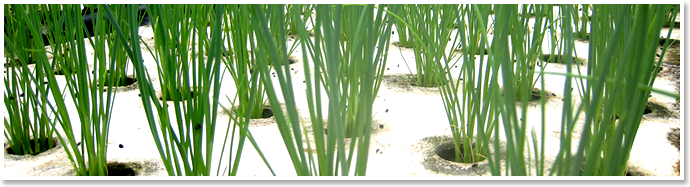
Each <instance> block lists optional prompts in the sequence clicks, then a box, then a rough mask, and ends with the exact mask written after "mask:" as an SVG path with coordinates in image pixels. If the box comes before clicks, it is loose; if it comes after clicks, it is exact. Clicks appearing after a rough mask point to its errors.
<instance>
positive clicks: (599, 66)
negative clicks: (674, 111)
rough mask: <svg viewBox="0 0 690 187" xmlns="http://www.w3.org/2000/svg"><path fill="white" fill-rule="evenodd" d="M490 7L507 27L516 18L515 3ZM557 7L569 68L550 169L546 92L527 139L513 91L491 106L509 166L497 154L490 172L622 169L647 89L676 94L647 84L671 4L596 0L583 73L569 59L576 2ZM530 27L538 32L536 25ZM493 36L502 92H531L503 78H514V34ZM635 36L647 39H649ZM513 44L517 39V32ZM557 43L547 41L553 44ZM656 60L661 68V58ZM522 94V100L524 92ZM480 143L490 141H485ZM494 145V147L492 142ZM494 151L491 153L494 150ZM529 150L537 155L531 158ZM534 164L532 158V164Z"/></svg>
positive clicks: (599, 172)
mask: <svg viewBox="0 0 690 187" xmlns="http://www.w3.org/2000/svg"><path fill="white" fill-rule="evenodd" d="M495 8H496V25H499V24H505V25H508V24H510V23H511V20H514V19H515V18H514V17H513V16H514V15H515V11H516V7H514V6H512V5H496V6H495ZM560 8H561V9H562V10H561V14H560V17H559V18H558V19H559V20H560V22H561V24H560V33H561V38H560V41H561V43H560V44H559V45H560V46H561V47H562V48H561V50H562V52H563V53H562V54H563V56H564V59H565V63H566V71H567V72H566V73H565V74H562V75H563V76H565V77H566V78H565V82H564V85H565V87H564V90H563V93H564V94H563V97H564V103H563V115H562V121H561V124H562V125H561V132H562V134H561V138H560V139H561V142H560V144H561V147H560V150H559V153H558V155H557V157H556V161H555V162H554V165H553V166H551V172H550V173H548V174H547V173H546V172H545V171H546V167H547V166H545V164H544V160H545V156H544V148H545V147H544V141H545V140H544V136H545V127H544V123H545V119H544V115H545V113H544V111H543V110H544V106H545V101H544V93H543V92H542V93H541V96H542V102H541V108H542V128H541V133H537V132H535V131H534V130H532V132H531V137H530V134H528V131H529V129H528V126H527V124H526V120H527V119H526V118H527V115H526V111H527V110H528V108H526V107H524V105H525V102H524V101H523V103H522V105H523V107H522V109H521V110H520V111H521V114H518V110H517V108H516V106H515V100H514V99H512V97H504V98H505V100H495V101H496V102H498V103H497V106H502V107H499V108H498V109H496V110H499V111H500V115H501V117H502V119H503V120H502V124H503V125H502V127H504V131H505V133H506V135H505V136H506V139H507V142H506V144H507V149H506V161H505V162H506V164H505V167H506V168H505V169H502V168H501V165H500V162H498V160H496V159H493V160H492V159H490V160H489V162H490V165H491V169H492V174H494V175H532V171H534V170H536V172H537V173H536V175H604V176H620V175H625V173H626V169H627V161H628V158H629V156H630V150H631V149H632V145H633V143H634V140H635V134H636V133H637V129H638V128H639V125H640V122H641V119H642V115H643V111H644V108H645V106H646V103H647V98H648V96H649V93H650V92H651V91H657V92H659V93H662V94H668V95H671V96H676V97H677V94H670V93H668V92H665V91H659V90H656V89H653V88H652V84H653V82H654V80H655V78H656V76H657V75H656V72H657V71H656V70H657V68H655V66H653V65H655V64H654V63H652V62H653V61H654V55H655V50H656V48H657V47H658V42H659V41H658V40H659V37H658V36H659V34H660V31H661V27H662V25H663V22H664V20H667V19H668V18H667V17H666V16H668V15H669V14H668V12H669V11H670V8H671V5H593V6H592V11H593V13H592V15H593V17H592V19H591V20H592V21H593V22H592V24H591V25H592V32H591V33H590V42H589V44H590V49H589V61H588V65H587V69H588V71H587V72H586V74H582V73H581V72H580V71H579V70H577V71H575V70H574V69H579V68H575V67H577V64H573V61H572V58H573V56H576V55H574V42H575V36H574V34H575V33H574V32H573V26H572V24H571V23H572V21H573V19H574V16H573V14H572V12H573V11H576V9H577V8H576V7H575V6H573V5H561V6H560ZM535 10H538V9H535ZM675 11H677V10H675ZM511 15H512V16H511ZM671 15H675V14H671ZM551 24H552V25H553V23H551ZM513 28H514V27H513ZM535 28H537V26H535ZM614 28H615V29H614ZM513 31H514V30H513ZM534 32H535V34H536V31H534ZM494 34H495V35H494V39H493V41H494V43H493V44H492V49H493V51H492V52H493V53H495V54H496V56H495V58H496V59H498V62H500V63H501V64H502V65H501V66H502V67H501V71H502V76H503V79H504V85H503V88H504V89H503V93H504V94H506V95H511V94H514V93H516V92H524V93H527V92H528V91H530V90H528V89H527V88H528V87H516V86H515V85H513V84H508V83H510V82H511V81H513V80H514V79H515V77H513V73H514V72H513V71H512V69H511V67H513V63H512V62H511V59H510V58H509V57H510V55H508V54H510V53H509V51H510V49H509V48H508V46H509V41H508V40H507V37H506V35H508V34H511V36H512V34H514V33H510V32H509V30H506V29H504V28H501V27H495V32H494ZM669 34H670V32H669ZM634 38H647V40H637V39H634ZM512 42H513V44H515V39H514V38H513V39H512ZM556 47H557V46H556V45H552V48H556ZM667 47H668V46H666V48H667ZM515 48H516V45H512V50H513V51H515ZM522 59H525V58H522ZM519 60H520V58H518V61H519ZM623 62H625V63H623ZM655 63H656V65H657V67H658V66H659V65H660V64H659V63H661V61H660V60H659V61H658V62H655ZM542 69H543V66H542ZM543 82H544V81H543V77H542V90H543V89H544V86H545V85H544V83H543ZM573 82H579V84H578V85H573ZM573 86H578V87H580V88H582V89H581V92H580V93H579V94H578V95H580V97H579V98H578V97H577V96H576V95H575V94H573V92H572V90H573V89H572V88H573ZM578 90H580V89H578ZM522 97H523V98H525V96H522ZM577 99H579V100H580V101H581V102H579V105H576V104H575V102H574V101H575V100H577ZM602 106H603V107H602ZM582 114H584V128H583V130H582V134H581V135H580V137H579V139H580V141H579V144H577V146H578V147H577V149H576V150H577V151H576V152H573V151H572V148H573V141H572V140H573V139H575V136H576V134H575V132H574V127H575V126H576V124H577V123H578V121H579V120H578V119H580V116H581V115H582ZM495 132H496V133H495V135H498V133H497V132H499V131H498V130H496V131H495ZM484 141H487V142H488V140H486V139H485V140H484ZM529 142H531V145H530V143H529ZM494 145H495V144H494ZM495 146H496V148H497V145H495ZM492 154H494V155H495V154H498V152H493V153H492ZM531 154H533V156H534V157H531V156H530V155H531ZM526 156H527V158H525V157H526ZM496 158H498V157H496ZM532 163H536V168H534V170H533V169H532ZM501 171H505V173H501Z"/></svg>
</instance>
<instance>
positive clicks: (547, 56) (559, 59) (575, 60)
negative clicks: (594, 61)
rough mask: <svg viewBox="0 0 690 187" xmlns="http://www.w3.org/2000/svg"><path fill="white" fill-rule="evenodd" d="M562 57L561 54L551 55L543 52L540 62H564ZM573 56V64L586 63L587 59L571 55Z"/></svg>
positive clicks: (582, 64)
mask: <svg viewBox="0 0 690 187" xmlns="http://www.w3.org/2000/svg"><path fill="white" fill-rule="evenodd" d="M564 58H565V57H563V56H562V55H551V54H544V55H543V56H542V58H541V61H542V62H548V63H558V64H565V62H564ZM572 58H573V65H575V64H579V65H581V66H585V65H587V60H586V59H583V58H578V57H572Z"/></svg>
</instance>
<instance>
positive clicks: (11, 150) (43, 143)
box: [5, 138, 59, 155]
mask: <svg viewBox="0 0 690 187" xmlns="http://www.w3.org/2000/svg"><path fill="white" fill-rule="evenodd" d="M51 141H52V144H50V143H51ZM58 143H59V142H58V139H57V138H40V139H38V140H36V139H33V138H32V139H30V140H29V149H33V148H34V147H36V144H38V147H39V150H31V151H29V150H23V148H21V147H22V145H15V147H11V146H10V145H5V151H6V152H7V154H11V155H27V154H28V155H38V154H40V153H42V152H45V151H47V150H49V149H52V148H54V147H56V146H57V144H58ZM16 148H19V149H16Z"/></svg>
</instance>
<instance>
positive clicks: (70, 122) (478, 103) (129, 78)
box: [4, 4, 680, 176]
mask: <svg viewBox="0 0 690 187" xmlns="http://www.w3.org/2000/svg"><path fill="white" fill-rule="evenodd" d="M4 8H5V42H6V46H5V51H4V52H5V56H6V59H7V63H6V64H5V70H6V73H5V79H4V80H5V95H4V101H5V108H6V114H7V115H5V123H4V124H5V125H4V127H5V131H4V132H5V138H6V140H5V142H6V144H7V145H8V147H9V149H7V152H8V153H9V152H11V153H13V154H17V155H24V154H28V155H35V154H38V153H40V152H42V151H45V150H47V149H50V148H52V147H54V146H55V145H56V144H60V145H62V146H63V147H64V149H65V152H66V154H67V157H68V158H69V159H70V161H71V163H72V167H73V168H74V170H75V172H76V174H77V175H79V176H88V175H90V176H107V175H108V168H107V167H108V166H107V162H108V159H107V156H108V150H107V144H108V137H109V131H110V128H111V126H110V124H111V118H112V113H113V108H114V107H113V106H114V104H115V103H116V102H115V101H116V100H117V98H116V96H117V95H118V89H120V90H122V89H124V88H123V87H122V86H124V85H127V84H129V83H132V82H136V84H135V86H136V90H138V91H139V94H140V98H141V104H142V106H143V112H144V113H145V114H146V118H147V121H146V123H147V124H148V126H149V127H150V128H149V129H150V132H151V136H152V137H153V140H154V142H153V143H154V144H155V145H156V148H157V150H158V152H159V154H160V159H161V160H162V162H163V163H164V166H165V169H166V171H167V174H168V175H170V176H209V175H229V176H234V175H237V172H238V168H239V163H240V160H241V158H242V155H243V154H242V153H243V152H244V151H247V150H251V151H254V150H255V151H257V152H258V155H259V156H260V157H262V160H263V162H264V164H265V167H267V168H269V170H270V171H271V172H272V174H273V175H280V174H279V173H275V172H274V171H273V169H272V167H271V162H270V160H268V159H266V158H265V157H264V154H263V151H268V150H262V149H261V145H260V144H258V143H257V141H256V139H255V137H254V136H253V135H252V133H251V128H249V124H250V121H251V120H252V119H255V118H260V117H261V115H262V113H263V110H264V108H265V107H266V106H267V105H268V106H270V108H271V109H272V113H273V115H274V117H275V123H276V124H277V127H278V129H279V131H280V135H281V139H282V142H277V143H281V144H283V145H284V146H285V148H286V149H287V152H288V155H285V156H286V157H289V158H290V159H291V161H292V166H293V167H294V170H295V172H296V174H297V175H300V176H343V175H356V176H365V175H366V174H367V173H366V172H367V165H368V163H367V162H368V159H369V154H370V153H369V152H370V144H371V136H372V129H371V127H372V119H373V117H372V116H373V115H374V112H373V111H372V106H373V104H374V101H375V98H376V96H377V94H378V91H379V89H380V88H381V84H382V82H383V81H382V79H383V75H384V73H385V71H386V68H385V67H386V62H387V58H388V52H389V51H390V50H391V49H392V48H390V45H393V44H392V42H391V38H392V37H391V36H392V33H394V32H395V31H397V33H398V34H397V36H398V37H399V40H398V42H397V43H395V45H397V46H399V47H410V48H412V49H413V50H414V57H415V58H414V59H415V63H414V69H415V70H416V79H415V80H416V84H417V85H419V86H425V87H438V88H439V89H438V90H439V94H440V95H441V98H442V102H443V105H444V107H445V111H446V114H447V117H448V122H449V127H450V129H451V131H452V136H453V142H454V150H455V159H454V160H455V161H456V162H462V163H476V162H479V161H484V160H487V161H488V165H489V166H490V170H491V174H492V175H497V176H505V175H518V176H523V175H528V176H533V175H538V176H542V175H587V176H590V175H604V176H619V175H625V174H626V169H627V162H628V158H629V157H630V151H631V149H632V145H633V143H634V142H635V135H636V133H637V130H638V128H639V126H640V123H641V120H642V115H643V112H644V110H645V106H646V104H647V100H648V98H649V95H650V93H652V92H654V93H657V94H662V95H667V96H670V97H675V98H676V99H680V96H679V94H678V93H674V92H671V91H665V90H659V89H656V88H654V87H653V84H654V82H655V80H656V78H657V72H658V71H659V68H660V67H661V63H662V59H663V56H664V55H665V54H666V51H667V49H668V48H669V46H671V45H672V43H671V40H665V41H666V42H665V43H663V45H662V47H661V48H662V52H661V54H657V49H658V48H659V43H660V40H661V39H660V37H659V36H662V35H666V37H665V38H670V35H671V32H672V30H673V27H672V26H671V27H670V29H669V31H668V33H662V28H664V27H668V26H669V25H672V24H673V23H674V20H676V16H677V15H678V12H679V11H680V7H679V6H678V5H662V4H655V5H598V4H595V5H557V6H556V5H540V4H534V5H532V4H529V5H326V4H318V5H258V4H254V5H155V4H154V5H146V6H145V8H144V9H142V6H140V5H5V7H4ZM143 15H145V16H143ZM144 17H145V18H144ZM87 19H88V20H92V21H89V22H86V21H84V20H87ZM145 19H146V20H148V21H150V27H151V29H152V30H153V35H154V37H153V40H154V45H153V46H150V45H148V44H146V42H144V40H143V38H141V36H140V33H139V31H140V30H139V26H140V25H142V22H144V20H145ZM85 38H86V39H85ZM288 38H294V40H295V41H294V42H292V45H288V44H289V43H288V42H286V41H288ZM642 38H644V39H642ZM577 39H587V40H588V45H589V51H587V53H586V54H587V57H586V58H587V61H586V62H583V63H582V64H581V63H577V62H576V61H575V59H576V58H578V55H577V52H578V51H576V50H575V41H576V40H577ZM88 48H92V50H90V49H88ZM91 51H92V54H91ZM297 51H299V52H297ZM300 52H301V54H300ZM545 54H546V55H545ZM146 55H150V56H152V57H153V59H154V61H155V63H153V64H155V66H154V67H150V66H149V67H147V66H146V65H145V63H144V57H143V56H146ZM293 55H301V56H302V60H303V62H302V65H303V71H302V72H303V76H304V78H305V80H304V83H303V84H306V89H305V90H301V89H295V85H294V84H295V81H293V80H294V79H295V75H296V72H295V73H292V71H291V67H290V64H291V59H290V58H291V56H293ZM655 55H656V56H655ZM545 56H546V57H548V58H544V57H545ZM655 57H658V60H655ZM559 61H560V62H559ZM549 63H563V64H565V67H566V68H565V69H566V72H565V73H557V72H553V71H549V69H548V68H547V65H548V64H549ZM148 64H150V63H147V65H148ZM580 66H585V69H586V72H582V71H580V70H581V69H582V68H581V67H580ZM453 67H459V68H460V71H452V69H453ZM149 71H155V73H154V72H149ZM128 72H133V73H132V75H128ZM546 74H556V75H558V76H562V77H564V78H565V82H563V84H564V87H563V88H564V90H563V92H562V93H563V101H564V102H563V108H562V120H561V122H560V123H561V132H562V133H561V135H560V136H561V137H560V139H561V141H560V144H561V148H560V150H559V152H558V154H557V155H556V161H555V162H554V164H553V165H547V164H545V160H546V154H545V151H544V147H545V141H546V139H545V136H546V135H545V134H546V132H545V131H546V130H545V129H546V128H545V123H546V122H545V117H546V114H545V110H546V109H545V106H546V102H547V101H546V98H547V97H546V96H547V93H546V91H545V90H546V85H545V81H544V77H545V75H546ZM225 76H230V77H231V80H232V83H227V82H223V81H224V80H226V79H223V78H224V77H225ZM230 84H232V85H234V86H235V88H236V90H237V93H236V94H234V95H223V94H221V86H222V85H230ZM158 87H160V89H156V88H158ZM324 93H325V94H324ZM296 95H306V98H307V103H306V104H307V108H299V107H298V105H299V103H297V99H296V97H297V96H296ZM534 96H538V97H537V98H539V99H536V100H537V101H533V100H534V99H533V98H535V97H534ZM221 102H229V103H231V104H230V105H229V106H228V107H222V106H221V104H220V103H221ZM529 102H538V103H539V104H540V106H541V118H542V120H541V121H542V123H541V124H540V126H541V128H535V127H533V125H531V124H528V122H527V113H528V111H529V110H530V108H528V103H529ZM298 109H299V110H306V111H308V114H309V116H300V113H299V112H298ZM221 111H222V112H225V113H228V114H230V121H229V122H228V124H227V128H225V129H222V128H218V127H225V126H223V125H219V124H217V123H218V122H219V120H218V118H219V114H220V113H222V112H221ZM582 116H584V117H582ZM302 118H307V119H308V120H301V119H302ZM582 118H584V120H580V119H582ZM576 125H583V130H582V132H580V133H575V132H574V130H573V129H574V127H575V126H576ZM307 126H309V127H310V128H311V129H309V130H308V129H307ZM536 129H539V130H536ZM218 136H223V137H224V138H223V139H222V140H223V142H216V140H217V138H216V137H218ZM574 136H578V137H574ZM54 139H57V141H54ZM571 140H579V142H573V141H571ZM501 141H504V142H501ZM245 142H248V143H249V144H248V145H251V148H249V149H247V150H245V147H244V145H245ZM502 143H504V144H505V145H506V148H505V149H501V148H500V147H499V146H500V145H501V144H502ZM219 144H222V146H220V147H221V148H222V149H221V150H214V148H218V146H215V145H219ZM501 151H503V153H501ZM218 152H220V157H218V158H219V159H218V158H216V157H214V155H216V154H218ZM309 153H314V154H309ZM501 155H505V158H502V157H501ZM221 166H227V168H221ZM245 167H250V166H245ZM251 167H259V166H251ZM262 167H263V166H262Z"/></svg>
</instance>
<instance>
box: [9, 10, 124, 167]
mask: <svg viewBox="0 0 690 187" xmlns="http://www.w3.org/2000/svg"><path fill="white" fill-rule="evenodd" d="M40 7H41V8H42V9H44V10H46V9H50V10H53V11H47V12H43V13H40V12H38V11H37V10H38V9H39V5H29V8H28V14H21V15H22V16H21V17H22V18H21V20H22V21H24V22H26V25H27V27H28V29H29V31H30V32H31V35H32V36H33V37H34V38H42V32H41V29H42V28H44V27H47V29H48V31H46V33H47V35H48V38H50V40H48V41H49V42H50V47H51V49H52V53H53V55H54V58H53V59H52V61H53V62H52V63H51V62H49V61H48V58H47V55H46V50H45V48H43V47H38V48H34V49H30V50H32V51H35V52H38V53H37V54H41V55H37V57H38V58H37V65H36V69H37V72H42V74H45V78H46V79H47V87H48V88H47V89H37V90H36V91H38V92H39V93H40V95H41V97H46V98H47V97H48V96H52V100H53V102H54V103H50V104H48V107H47V108H49V109H47V108H42V112H43V113H48V112H50V113H54V114H55V115H56V116H55V118H54V120H47V121H49V122H50V125H51V126H52V127H53V128H56V126H57V125H59V126H60V127H61V130H62V131H64V132H63V133H64V134H61V133H59V132H60V131H57V132H58V134H59V136H58V139H59V140H60V143H61V144H62V145H63V146H64V147H65V152H66V153H67V157H68V158H69V159H70V161H71V162H72V164H73V167H74V170H75V172H76V173H77V175H80V176H85V175H91V176H104V175H107V174H108V173H107V168H106V161H107V160H106V156H107V143H108V134H109V133H108V132H109V126H110V117H111V113H112V107H113V104H114V102H113V101H114V99H115V92H114V91H112V90H111V89H108V88H107V87H106V86H105V83H106V82H108V83H113V79H111V78H106V76H105V75H106V73H105V72H106V68H108V67H110V68H111V69H112V68H113V66H114V65H115V64H114V63H112V62H111V63H108V61H107V60H112V59H107V60H102V59H106V58H105V57H104V56H106V54H104V53H102V51H103V50H98V49H97V50H96V51H95V52H94V56H95V57H94V59H93V65H92V67H89V63H87V60H88V59H87V57H86V50H85V47H86V46H85V41H84V38H88V41H89V43H91V45H92V46H104V45H103V44H104V43H105V40H106V37H107V36H106V35H105V34H104V30H103V28H104V27H103V26H102V25H101V26H100V27H98V28H101V29H100V30H96V31H94V35H96V36H97V37H94V38H91V37H90V36H88V35H87V37H85V34H90V33H88V32H84V31H85V25H84V22H83V18H82V15H81V9H80V6H79V5H43V6H40ZM48 7H49V8H48ZM13 9H16V10H19V12H26V9H24V7H23V5H15V6H13ZM56 10H62V11H61V12H62V13H60V11H56ZM40 16H43V17H46V18H47V19H48V21H47V22H52V24H55V25H52V26H44V25H42V24H41V23H42V22H41V18H39V17H40ZM105 23H106V22H99V23H98V24H105ZM33 42H34V46H44V44H43V41H42V40H33ZM64 49H71V50H64ZM54 64H62V65H64V64H71V65H74V66H73V68H74V69H73V71H72V72H71V73H70V74H65V76H64V77H65V80H66V83H67V85H66V87H65V88H62V89H61V88H60V87H59V86H58V85H57V80H56V77H55V73H56V72H55V68H54V67H53V65H54ZM64 67H65V66H62V68H64ZM92 72H93V73H92ZM37 74H41V73H37ZM37 78H38V77H37ZM41 82H42V80H41ZM109 85H113V84H109ZM48 91H49V92H50V93H48ZM68 98H69V99H71V100H72V102H73V103H74V106H75V109H76V115H77V117H78V118H77V120H78V121H74V119H72V118H71V117H72V116H71V115H70V113H69V112H68V111H72V110H71V108H68V107H67V105H66V101H65V100H66V99H68ZM44 101H45V100H44ZM73 115H74V114H73ZM73 123H74V124H76V125H73Z"/></svg>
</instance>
